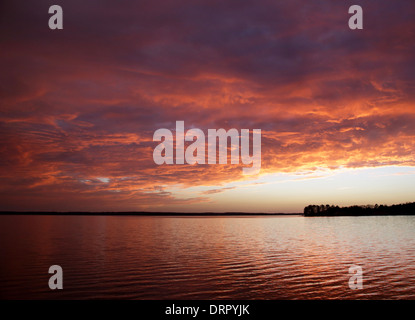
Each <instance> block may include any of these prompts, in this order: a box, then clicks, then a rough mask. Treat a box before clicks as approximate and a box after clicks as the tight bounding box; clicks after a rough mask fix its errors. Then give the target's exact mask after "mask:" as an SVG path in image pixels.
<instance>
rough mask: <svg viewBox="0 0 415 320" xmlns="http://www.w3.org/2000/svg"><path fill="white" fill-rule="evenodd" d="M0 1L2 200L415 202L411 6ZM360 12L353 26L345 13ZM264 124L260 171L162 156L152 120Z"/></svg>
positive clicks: (237, 204) (79, 206) (26, 205)
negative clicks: (58, 13)
mask: <svg viewBox="0 0 415 320" xmlns="http://www.w3.org/2000/svg"><path fill="white" fill-rule="evenodd" d="M53 4H56V5H61V6H62V8H63V30H50V29H49V28H48V20H49V17H50V16H51V15H50V14H49V13H48V9H49V6H50V5H51V3H50V1H43V0H41V1H40V0H39V1H33V0H26V1H22V0H15V1H2V2H1V3H0V49H1V50H0V70H1V72H0V137H1V139H0V154H1V157H0V179H1V184H0V210H3V211H4V210H12V211H161V212H164V211H174V212H211V211H212V212H223V211H226V212H229V211H238V212H240V211H244V212H287V213H288V212H302V210H303V208H304V207H305V206H306V205H309V204H333V205H352V204H375V203H378V204H393V203H402V202H411V201H415V192H414V191H415V179H414V178H415V155H414V150H415V139H414V138H415V61H414V57H415V2H414V1H413V0H395V1H386V0H382V1H372V0H370V1H368V0H358V1H353V2H352V1H329V0H314V1H305V0H301V1H300V0H289V1H288V0H285V1H283V0H272V1H263V0H261V1H258V0H257V1H246V0H220V1H216V0H209V1H203V0H201V1H195V0H192V1H181V0H174V1H171V0H163V1H144V0H141V1H115V0H114V1H90V0H88V1H78V0H71V1H54V2H53ZM353 4H358V5H360V6H361V7H362V8H363V12H364V13H363V17H364V18H363V24H364V28H363V30H350V29H349V27H348V19H349V17H350V16H351V15H350V14H348V8H349V7H350V6H351V5H353ZM176 121H184V126H185V130H188V129H190V128H200V129H201V130H203V131H204V132H207V130H208V129H219V128H224V129H226V130H228V129H230V128H236V129H237V130H241V129H251V130H252V129H261V133H262V143H261V149H262V154H261V159H262V160H261V170H260V172H259V173H258V174H256V175H244V174H243V172H242V167H243V165H236V164H224V165H219V164H217V165H208V164H206V165H201V164H195V165H188V164H184V165H178V164H177V165H166V164H164V165H157V164H155V163H154V160H153V150H154V148H155V147H156V146H157V145H158V143H159V142H155V141H153V134H154V132H155V131H156V130H157V129H160V128H167V129H170V130H172V131H174V129H175V124H176Z"/></svg>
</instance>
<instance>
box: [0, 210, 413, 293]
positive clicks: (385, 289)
mask: <svg viewBox="0 0 415 320" xmlns="http://www.w3.org/2000/svg"><path fill="white" fill-rule="evenodd" d="M0 242H1V248H0V256H1V260H2V263H1V266H0V281H1V288H0V297H1V298H3V299H4V298H8V299H9V298H23V299H43V298H48V299H71V298H79V299H99V298H117V299H415V217H414V216H395V217H334V218H327V217H315V218H304V217H300V216H298V217H263V216H257V217H147V216H120V217H114V216H98V217H93V216H0ZM53 264H58V265H60V266H62V268H63V276H64V277H63V279H64V280H63V287H64V289H63V290H59V291H58V290H55V291H51V290H50V289H49V287H48V279H49V276H50V275H49V274H48V269H49V266H51V265H53ZM351 265H359V266H361V267H362V268H363V277H364V280H363V289H362V290H351V289H349V286H348V280H349V277H350V275H349V273H348V269H349V267H350V266H351Z"/></svg>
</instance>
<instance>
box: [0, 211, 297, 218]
mask: <svg viewBox="0 0 415 320" xmlns="http://www.w3.org/2000/svg"><path fill="white" fill-rule="evenodd" d="M0 215H65V216H66V215H73V216H203V217H211V216H302V215H303V214H302V213H249V212H196V213H195V212H190V213H187V212H78V211H73V212H58V211H56V212H52V211H49V212H43V211H0Z"/></svg>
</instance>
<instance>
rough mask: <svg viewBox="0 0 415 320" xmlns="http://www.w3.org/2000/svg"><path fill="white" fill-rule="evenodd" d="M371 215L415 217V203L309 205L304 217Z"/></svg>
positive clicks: (305, 209)
mask: <svg viewBox="0 0 415 320" xmlns="http://www.w3.org/2000/svg"><path fill="white" fill-rule="evenodd" d="M369 215H415V202H410V203H403V204H394V205H391V206H387V205H377V204H375V205H366V206H357V205H354V206H349V207H339V206H333V205H328V204H326V205H323V204H322V205H309V206H307V207H305V208H304V216H307V217H312V216H369Z"/></svg>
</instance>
